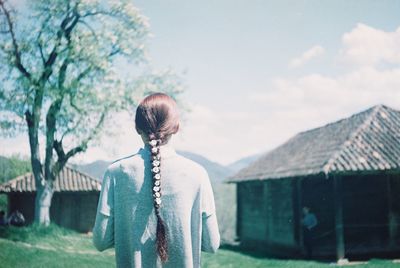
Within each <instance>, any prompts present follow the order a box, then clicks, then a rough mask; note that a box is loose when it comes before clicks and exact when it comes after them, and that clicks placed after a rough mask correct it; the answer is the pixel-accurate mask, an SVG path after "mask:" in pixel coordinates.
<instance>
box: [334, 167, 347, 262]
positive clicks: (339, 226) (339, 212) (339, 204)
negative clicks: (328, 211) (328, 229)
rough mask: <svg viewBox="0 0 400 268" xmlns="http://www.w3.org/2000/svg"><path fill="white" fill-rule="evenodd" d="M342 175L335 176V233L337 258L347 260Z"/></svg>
mask: <svg viewBox="0 0 400 268" xmlns="http://www.w3.org/2000/svg"><path fill="white" fill-rule="evenodd" d="M342 192H343V189H342V177H340V176H337V175H334V176H333V197H334V205H333V206H334V213H335V234H336V258H337V261H338V262H339V263H340V262H343V261H344V260H345V245H344V232H343V195H342Z"/></svg>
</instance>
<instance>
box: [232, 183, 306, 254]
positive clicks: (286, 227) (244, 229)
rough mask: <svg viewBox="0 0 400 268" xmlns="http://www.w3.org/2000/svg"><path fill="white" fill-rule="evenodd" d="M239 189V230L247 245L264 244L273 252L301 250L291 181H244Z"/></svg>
mask: <svg viewBox="0 0 400 268" xmlns="http://www.w3.org/2000/svg"><path fill="white" fill-rule="evenodd" d="M237 191H238V192H237V195H238V211H237V213H238V215H237V221H238V223H237V226H238V230H237V231H238V236H239V238H240V241H241V245H242V246H243V247H248V248H249V247H250V248H254V247H257V246H262V247H261V248H262V251H265V252H269V253H277V252H276V251H275V250H274V249H279V251H280V249H282V248H284V249H287V250H288V251H290V252H294V251H296V250H298V249H297V248H298V241H297V237H298V236H297V235H296V234H295V231H296V228H295V225H294V222H296V219H295V215H296V214H295V207H294V206H295V204H294V201H293V198H292V196H293V191H294V187H293V183H292V181H291V180H276V181H272V180H271V181H251V182H243V183H239V184H238V187H237ZM280 252H281V253H282V252H283V253H285V251H280ZM280 255H285V254H280Z"/></svg>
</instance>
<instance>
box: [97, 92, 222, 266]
mask: <svg viewBox="0 0 400 268" xmlns="http://www.w3.org/2000/svg"><path fill="white" fill-rule="evenodd" d="M135 123H136V131H137V133H138V134H139V135H140V136H141V137H142V140H143V142H144V147H143V148H141V149H140V150H139V152H138V153H137V154H134V155H132V156H129V157H126V158H123V159H121V160H118V161H116V162H114V163H113V164H111V165H110V166H109V167H108V169H107V171H106V173H105V175H104V180H103V184H102V190H101V193H100V199H99V204H98V209H97V215H96V223H95V226H94V229H93V243H94V245H95V246H96V248H97V249H98V250H100V251H103V250H105V249H107V248H110V247H115V254H116V261H117V267H146V268H147V267H174V268H177V267H178V268H180V267H200V251H201V250H203V251H207V252H215V251H216V250H217V249H218V247H219V243H220V235H219V231H218V224H217V218H216V214H215V204H214V196H213V192H212V188H211V184H210V180H209V178H208V175H207V172H206V171H205V170H204V168H203V167H201V166H200V165H198V164H196V163H194V162H193V161H191V160H189V159H186V158H184V157H182V156H180V155H178V154H176V152H175V150H174V149H173V148H172V147H171V146H170V144H169V141H170V138H171V136H172V135H173V134H175V133H177V132H178V129H179V115H178V109H177V105H176V103H175V101H174V100H173V99H172V98H171V97H169V96H168V95H165V94H162V93H156V94H152V95H150V96H147V97H146V98H145V99H144V100H143V101H142V102H141V103H140V105H139V106H138V108H137V110H136V117H135Z"/></svg>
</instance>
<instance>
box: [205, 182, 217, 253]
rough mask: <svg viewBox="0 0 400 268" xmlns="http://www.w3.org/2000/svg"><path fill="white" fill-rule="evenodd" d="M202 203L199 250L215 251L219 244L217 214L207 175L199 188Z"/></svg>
mask: <svg viewBox="0 0 400 268" xmlns="http://www.w3.org/2000/svg"><path fill="white" fill-rule="evenodd" d="M201 204H202V235H201V250H202V251H205V252H211V253H215V252H216V251H217V249H218V248H219V245H220V234H219V229H218V221H217V214H216V211H215V202H214V194H213V190H212V187H211V183H210V179H209V178H208V175H207V176H206V179H205V180H203V185H202V188H201Z"/></svg>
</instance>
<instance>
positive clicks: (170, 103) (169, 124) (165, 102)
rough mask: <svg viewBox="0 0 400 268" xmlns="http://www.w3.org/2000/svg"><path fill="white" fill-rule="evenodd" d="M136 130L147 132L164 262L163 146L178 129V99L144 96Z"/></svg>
mask: <svg viewBox="0 0 400 268" xmlns="http://www.w3.org/2000/svg"><path fill="white" fill-rule="evenodd" d="M135 124H136V131H137V132H138V133H139V134H140V135H142V137H143V136H144V140H145V141H146V142H148V144H149V146H150V151H151V159H150V161H151V173H152V178H153V186H152V196H153V204H154V211H155V214H156V216H157V231H156V251H157V254H158V256H159V257H160V259H161V261H162V262H166V261H167V260H168V239H167V226H166V224H165V222H164V221H163V219H162V217H161V215H160V209H161V207H162V206H161V204H162V201H161V196H162V195H161V180H162V179H161V154H160V146H161V145H164V144H166V143H168V141H169V138H170V137H171V135H173V134H175V133H176V132H178V129H179V114H178V109H177V105H176V102H175V101H174V100H173V99H172V98H171V97H169V96H168V95H166V94H163V93H155V94H152V95H149V96H147V97H146V98H144V99H143V100H142V102H141V103H140V104H139V106H138V108H137V109H136V117H135Z"/></svg>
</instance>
